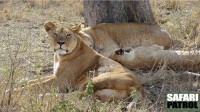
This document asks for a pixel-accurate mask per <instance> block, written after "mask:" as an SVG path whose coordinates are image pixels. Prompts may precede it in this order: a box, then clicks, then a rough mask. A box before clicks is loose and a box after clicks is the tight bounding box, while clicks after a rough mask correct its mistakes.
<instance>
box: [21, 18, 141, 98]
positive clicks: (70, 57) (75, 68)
mask: <svg viewBox="0 0 200 112" xmlns="http://www.w3.org/2000/svg"><path fill="white" fill-rule="evenodd" d="M52 26H53V27H52ZM45 29H46V31H47V33H48V38H49V40H50V43H51V46H52V47H53V48H54V49H55V55H54V64H55V65H54V75H53V76H51V77H45V78H43V79H42V80H41V81H32V82H31V83H30V85H28V86H26V87H24V88H23V89H18V90H26V89H30V88H31V90H32V91H36V92H37V91H39V90H43V91H49V90H50V88H51V87H53V88H58V90H59V91H61V92H66V90H67V89H69V88H82V89H83V88H85V86H86V84H87V81H88V77H90V78H91V79H92V82H93V86H94V88H93V89H94V94H95V95H96V96H97V97H99V98H100V99H102V100H105V99H110V98H111V99H117V100H118V99H125V98H127V97H129V95H130V93H131V91H133V90H137V91H138V92H139V93H140V94H141V95H142V97H144V90H143V87H142V85H141V83H140V81H139V80H138V78H137V76H136V75H135V73H134V72H132V71H130V70H128V69H126V68H125V67H123V66H122V65H120V64H119V63H117V62H115V61H113V60H111V59H108V58H106V57H103V56H102V55H100V54H98V53H97V52H96V51H94V50H93V49H92V48H91V47H89V46H88V45H86V43H85V42H84V41H83V40H82V39H81V38H80V37H79V35H78V34H77V32H78V31H77V30H76V29H69V28H64V27H57V26H56V25H54V24H53V23H52V22H47V23H45ZM54 33H57V34H54ZM68 34H71V36H70V37H66V35H68ZM58 42H64V44H62V45H60V48H59V49H58V47H57V46H59V45H58ZM73 44H75V45H73ZM61 46H62V47H63V48H62V47H61ZM74 46H75V47H74ZM56 50H59V51H61V50H68V51H69V52H67V53H66V54H64V53H63V52H57V51H56ZM89 71H93V73H92V74H91V73H88V72H89Z"/></svg>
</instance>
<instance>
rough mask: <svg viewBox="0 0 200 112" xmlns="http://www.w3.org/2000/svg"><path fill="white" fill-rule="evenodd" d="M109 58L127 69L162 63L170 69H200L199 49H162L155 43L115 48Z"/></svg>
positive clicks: (154, 66) (155, 65)
mask: <svg viewBox="0 0 200 112" xmlns="http://www.w3.org/2000/svg"><path fill="white" fill-rule="evenodd" d="M127 51H129V52H127ZM120 52H121V53H120ZM111 59H113V60H116V61H118V62H119V63H121V64H122V65H124V66H126V67H127V68H129V69H137V68H143V69H152V68H156V67H157V66H158V65H162V64H167V65H168V66H170V67H171V69H180V70H191V71H198V70H199V69H200V61H199V60H200V52H199V51H179V50H164V49H163V47H162V46H157V45H153V46H140V47H137V48H131V49H130V48H124V49H121V50H117V51H116V52H114V53H113V54H112V55H111Z"/></svg>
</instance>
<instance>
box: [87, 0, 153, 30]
mask: <svg viewBox="0 0 200 112" xmlns="http://www.w3.org/2000/svg"><path fill="white" fill-rule="evenodd" d="M84 19H85V26H91V25H96V24H98V23H117V22H143V23H148V24H154V23H155V19H154V15H153V13H152V10H151V6H150V3H149V0H143V1H134V0H132V1H131V0H130V1H127V0H121V1H115V0H110V1H109V0H108V1H98V0H85V1H84Z"/></svg>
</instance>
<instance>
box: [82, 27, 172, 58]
mask: <svg viewBox="0 0 200 112" xmlns="http://www.w3.org/2000/svg"><path fill="white" fill-rule="evenodd" d="M79 35H80V36H81V37H82V38H83V40H84V41H85V42H86V43H87V44H88V45H91V46H92V47H93V48H94V49H95V50H96V51H97V52H99V53H100V54H103V55H104V56H106V57H109V56H110V54H111V51H115V50H117V49H119V48H124V47H138V46H141V45H153V44H157V45H161V46H164V48H169V47H171V46H172V38H171V37H170V35H169V34H168V33H167V32H166V31H164V30H163V29H161V27H159V25H148V24H144V23H103V24H98V25H95V26H92V27H87V28H84V29H82V30H81V31H80V32H79Z"/></svg>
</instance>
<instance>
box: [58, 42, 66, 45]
mask: <svg viewBox="0 0 200 112" xmlns="http://www.w3.org/2000/svg"><path fill="white" fill-rule="evenodd" d="M57 43H58V44H59V45H60V46H61V45H63V44H65V42H57Z"/></svg>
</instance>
